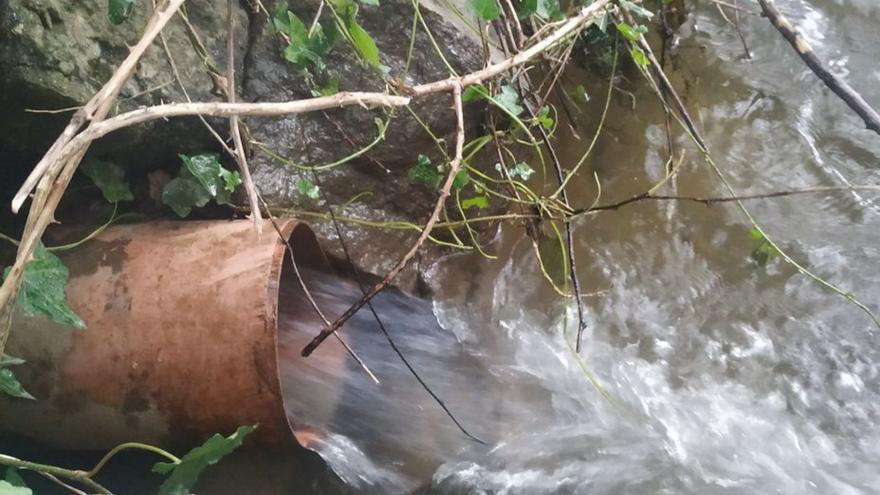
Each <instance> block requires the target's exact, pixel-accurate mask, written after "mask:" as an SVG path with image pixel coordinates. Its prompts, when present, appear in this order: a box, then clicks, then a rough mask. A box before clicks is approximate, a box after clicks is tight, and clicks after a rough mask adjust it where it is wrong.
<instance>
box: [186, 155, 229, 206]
mask: <svg viewBox="0 0 880 495" xmlns="http://www.w3.org/2000/svg"><path fill="white" fill-rule="evenodd" d="M177 156H179V157H180V159H181V160H182V161H183V166H184V167H186V169H187V170H189V173H191V174H192V176H193V177H195V178H196V180H198V181H199V184H201V185H202V187H204V188H205V190H207V191H208V193H209V194H210V195H211V196H217V193H218V192H220V190H221V189H224V188H225V187H226V184H227V182H226V180H224V177H223V175H224V174H223V172H225V170H224V169H223V167H222V166H221V165H220V155H219V154H217V153H202V154H199V155H193V156H187V155H184V154H180V155H177ZM233 190H234V188H233Z"/></svg>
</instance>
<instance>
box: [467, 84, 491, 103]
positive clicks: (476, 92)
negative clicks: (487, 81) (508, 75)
mask: <svg viewBox="0 0 880 495" xmlns="http://www.w3.org/2000/svg"><path fill="white" fill-rule="evenodd" d="M487 94H489V90H488V89H486V86H483V85H482V84H471V85H470V86H468V87H467V88H465V89H464V92H463V93H462V94H461V102H462V103H469V102H471V101H476V100H479V99H481V98H485V97H486V95H487Z"/></svg>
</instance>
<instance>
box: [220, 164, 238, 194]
mask: <svg viewBox="0 0 880 495" xmlns="http://www.w3.org/2000/svg"><path fill="white" fill-rule="evenodd" d="M220 178H221V179H223V190H224V191H226V192H230V193H231V192H235V188H236V187H238V186H240V185H241V175H240V174H239V173H238V172H237V171H235V170H226V169H225V168H221V169H220Z"/></svg>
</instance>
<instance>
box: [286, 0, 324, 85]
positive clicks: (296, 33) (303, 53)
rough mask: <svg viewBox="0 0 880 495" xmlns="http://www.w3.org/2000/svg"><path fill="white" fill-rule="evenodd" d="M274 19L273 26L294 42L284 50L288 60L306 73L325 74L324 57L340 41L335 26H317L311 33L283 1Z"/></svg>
mask: <svg viewBox="0 0 880 495" xmlns="http://www.w3.org/2000/svg"><path fill="white" fill-rule="evenodd" d="M278 7H279V8H278V9H277V10H276V11H275V15H274V16H273V17H272V24H273V25H274V26H275V29H276V30H277V31H279V32H282V33H285V34H287V36H288V37H289V38H290V43H289V44H288V45H287V48H285V49H284V58H285V59H286V60H287V61H288V62H290V63H291V64H293V66H294V67H295V68H296V69H297V70H299V71H302V72H305V73H309V74H311V72H315V73H317V74H321V73H323V72H324V71H325V70H326V64H325V63H324V58H325V57H326V56H327V55H328V54H329V53H330V51H331V50H333V46H334V45H335V44H336V40H337V38H338V32H337V30H336V26H335V24H332V23H328V24H325V25H322V24H320V23H319V24H316V25H315V29H314V30H313V31H312V32H311V33H310V32H309V28H308V27H307V26H306V25H305V23H303V21H302V20H301V19H300V18H299V17H297V16H296V14H294V13H293V12H291V11H289V10H287V4H286V3H284V2H281V3H279V4H278Z"/></svg>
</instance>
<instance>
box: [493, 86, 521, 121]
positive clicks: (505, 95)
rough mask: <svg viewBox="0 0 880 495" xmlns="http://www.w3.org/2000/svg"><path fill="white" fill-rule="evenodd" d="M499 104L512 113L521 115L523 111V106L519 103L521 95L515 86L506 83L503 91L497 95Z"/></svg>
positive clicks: (502, 87)
mask: <svg viewBox="0 0 880 495" xmlns="http://www.w3.org/2000/svg"><path fill="white" fill-rule="evenodd" d="M495 101H497V102H498V106H500V107H501V108H503V109H505V110H507V111H508V112H510V114H511V115H514V116H516V115H519V114H521V113H522V112H523V107H521V106H520V105H519V95H518V94H517V93H516V90H514V89H513V86H510V85H509V84H505V85H504V86H501V92H500V93H498V95H496V96H495Z"/></svg>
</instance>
